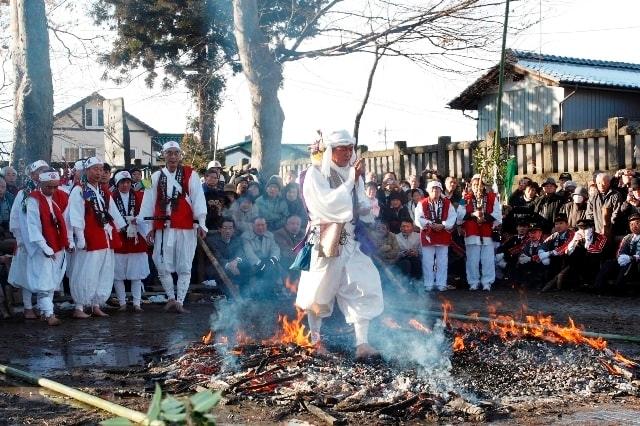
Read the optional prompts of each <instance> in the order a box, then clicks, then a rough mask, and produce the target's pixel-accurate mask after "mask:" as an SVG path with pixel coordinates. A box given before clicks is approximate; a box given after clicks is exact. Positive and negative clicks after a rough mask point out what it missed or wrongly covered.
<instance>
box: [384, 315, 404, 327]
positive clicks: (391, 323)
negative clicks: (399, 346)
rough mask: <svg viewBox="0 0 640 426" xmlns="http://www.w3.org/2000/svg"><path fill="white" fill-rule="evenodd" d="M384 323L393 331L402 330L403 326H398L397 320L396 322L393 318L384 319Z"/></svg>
mask: <svg viewBox="0 0 640 426" xmlns="http://www.w3.org/2000/svg"><path fill="white" fill-rule="evenodd" d="M382 323H383V324H384V325H385V326H386V327H388V328H391V329H394V330H395V329H398V328H402V326H401V325H400V324H398V323H397V322H396V320H394V319H393V318H391V317H384V318H383V319H382Z"/></svg>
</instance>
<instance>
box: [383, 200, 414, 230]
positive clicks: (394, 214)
mask: <svg viewBox="0 0 640 426" xmlns="http://www.w3.org/2000/svg"><path fill="white" fill-rule="evenodd" d="M380 218H381V219H382V220H383V221H385V222H387V224H388V225H389V231H391V232H393V233H394V234H398V233H399V232H400V224H401V223H402V221H403V220H411V215H410V214H409V210H408V209H407V206H402V207H400V208H399V209H392V208H391V207H388V206H384V207H381V209H380Z"/></svg>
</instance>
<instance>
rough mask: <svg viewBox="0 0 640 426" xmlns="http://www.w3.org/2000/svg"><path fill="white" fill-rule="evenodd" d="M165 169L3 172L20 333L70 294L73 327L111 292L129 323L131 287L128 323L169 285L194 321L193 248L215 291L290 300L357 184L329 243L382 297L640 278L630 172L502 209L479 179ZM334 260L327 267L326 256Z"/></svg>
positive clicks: (9, 273) (0, 267)
mask: <svg viewBox="0 0 640 426" xmlns="http://www.w3.org/2000/svg"><path fill="white" fill-rule="evenodd" d="M347 146H350V145H347ZM340 149H341V145H336V150H338V151H337V152H340V151H339V150H340ZM163 153H164V156H165V160H166V166H165V167H163V168H162V169H160V170H157V171H155V172H154V173H153V174H152V175H151V179H150V184H147V186H148V187H145V184H144V182H143V180H142V172H141V170H139V169H130V170H116V171H115V172H113V171H112V170H111V167H110V166H109V165H107V164H104V163H103V162H102V161H101V160H99V159H98V158H96V157H92V158H89V159H86V160H81V161H78V162H76V163H75V165H74V167H73V169H72V170H71V171H70V173H69V174H68V175H65V174H63V175H62V176H61V174H60V173H59V171H57V170H55V169H53V168H51V167H49V165H48V164H47V163H45V162H44V161H36V162H34V163H33V164H31V165H29V166H28V167H27V170H26V179H23V180H24V182H23V183H22V184H20V183H19V176H18V173H17V172H16V170H14V169H13V168H11V167H5V168H4V169H2V177H0V228H1V231H2V232H1V235H0V279H1V280H2V282H3V286H2V288H0V290H2V291H0V297H2V301H1V302H2V303H0V314H1V315H2V316H4V317H7V316H9V315H10V314H11V305H12V300H11V299H12V297H11V295H12V294H13V291H11V290H10V289H9V288H7V287H6V285H7V284H10V285H12V286H14V287H19V288H20V289H21V292H22V303H23V306H24V317H25V318H27V319H36V318H38V317H40V318H43V319H45V320H46V321H47V322H48V324H50V325H57V324H59V323H60V320H59V319H58V318H57V317H56V315H55V313H54V304H53V295H54V292H55V291H60V290H62V289H63V282H65V283H67V285H68V288H69V290H70V295H71V297H72V299H73V302H74V313H73V317H74V318H78V319H82V318H88V317H90V316H92V315H93V316H108V314H107V313H106V312H105V311H104V309H103V308H104V305H105V302H106V301H107V300H108V299H109V298H110V297H111V295H112V292H113V293H114V294H115V299H117V303H118V304H119V308H120V309H121V310H126V309H127V293H126V290H125V289H126V287H125V282H128V283H129V285H130V294H131V298H132V300H131V302H132V309H133V310H134V311H135V312H142V305H141V303H142V300H143V293H144V284H143V282H149V280H156V281H157V282H159V283H160V284H161V285H162V287H163V289H164V292H165V293H166V296H167V299H168V301H167V305H166V307H165V308H166V310H168V311H172V310H173V311H177V312H186V310H185V308H184V306H183V304H184V301H185V297H186V295H187V291H188V288H189V285H190V283H191V281H192V269H193V265H194V256H195V253H196V251H197V250H196V249H197V241H198V238H201V239H202V240H203V241H204V242H205V243H206V244H207V246H208V247H209V248H210V249H211V251H212V252H213V254H214V256H215V257H216V258H217V264H218V265H217V266H216V265H214V264H211V263H208V262H207V263H208V267H207V269H206V276H205V278H206V280H207V281H209V280H215V281H217V282H219V283H223V282H225V280H230V281H231V282H233V283H235V284H236V285H237V287H238V288H239V290H240V293H241V294H243V295H244V296H247V297H262V296H264V295H265V294H270V295H283V296H285V295H287V294H290V293H289V292H290V289H291V288H293V286H294V285H295V283H297V282H298V280H299V279H300V274H301V272H300V269H301V268H299V267H296V268H291V266H292V264H295V263H296V261H297V259H296V255H297V253H298V251H299V250H300V248H301V247H303V246H304V245H305V244H306V243H308V242H309V241H312V240H313V238H314V235H313V234H314V232H315V231H314V229H315V227H316V226H318V223H316V222H318V219H313V214H310V212H312V211H315V210H313V209H312V210H310V209H309V203H312V204H317V205H323V206H324V205H326V207H315V209H316V210H317V212H316V213H315V215H316V216H318V217H322V218H327V219H326V221H327V223H328V222H336V223H340V222H341V221H342V219H341V216H340V215H341V212H340V209H339V207H338V201H337V200H338V198H335V197H338V196H344V195H345V194H342V193H338V192H335V191H333V192H331V191H330V189H331V188H333V189H335V188H340V187H341V186H340V185H343V186H345V185H346V183H345V182H348V181H349V179H356V181H357V180H362V182H361V183H362V189H363V191H362V194H361V197H362V199H361V200H359V202H360V203H361V204H356V202H357V201H358V200H357V199H358V196H357V195H356V194H355V192H356V191H355V189H352V190H353V192H354V195H353V197H354V198H353V199H354V202H353V205H354V206H357V205H360V206H361V207H355V210H354V212H353V214H352V213H349V214H350V215H351V214H352V216H351V218H350V219H349V223H352V224H353V227H352V228H349V231H348V232H347V231H345V230H344V229H342V230H341V231H340V232H338V233H337V234H336V235H335V240H336V241H337V242H338V243H339V244H338V245H337V246H336V247H339V246H340V245H342V244H343V243H342V242H341V241H343V240H344V241H346V238H347V237H346V235H349V233H351V234H353V235H352V236H353V237H354V241H357V242H358V243H359V250H361V251H362V253H364V254H365V255H367V256H368V257H369V258H370V259H371V260H372V261H373V264H374V265H375V266H376V268H377V269H378V271H380V277H381V285H382V288H385V287H388V288H390V289H391V291H393V292H395V293H398V292H401V293H403V294H404V293H407V292H417V293H423V292H425V291H426V292H428V291H445V290H450V289H454V288H467V286H468V288H469V289H470V290H486V291H489V290H491V289H492V288H493V287H494V286H495V285H496V283H504V284H506V285H508V286H514V285H515V286H521V287H526V288H529V289H536V290H539V291H543V292H546V291H553V290H559V289H570V288H584V289H586V290H589V291H598V292H614V293H620V292H625V291H626V290H627V289H629V288H632V286H630V285H628V284H629V283H633V282H635V280H636V279H638V278H639V273H640V244H639V243H640V177H638V176H637V174H636V172H635V171H634V170H631V169H625V170H620V171H619V172H617V173H616V174H615V175H614V176H611V175H609V174H607V173H601V172H596V173H594V174H593V176H592V179H590V180H589V181H588V182H585V183H584V185H577V184H576V183H575V182H574V181H573V180H572V177H571V175H570V174H568V173H562V174H560V176H559V179H558V182H556V181H555V180H554V179H553V178H547V179H546V180H544V181H543V182H542V183H541V184H538V183H536V182H534V181H533V180H532V179H530V178H527V177H524V178H522V179H520V181H519V182H518V185H517V188H516V189H515V191H514V192H513V193H512V194H511V196H510V197H509V198H508V200H501V199H500V196H499V194H497V193H496V192H494V190H493V189H492V188H491V187H489V186H488V185H486V184H485V182H483V181H482V177H481V176H480V175H474V176H472V177H471V178H470V179H469V180H468V181H466V182H465V181H459V180H458V179H457V178H455V177H451V176H449V177H445V176H440V175H438V173H437V172H436V171H427V172H425V173H424V174H423V175H422V176H418V175H412V176H409V178H408V179H407V180H406V181H405V180H403V181H400V180H398V178H397V176H396V175H395V174H394V173H393V172H388V173H386V174H384V175H383V176H382V179H381V180H380V182H378V179H377V176H376V175H375V174H374V173H372V172H371V171H369V172H368V173H366V174H365V173H364V172H363V170H362V165H359V166H358V167H360V169H358V170H359V171H358V173H360V172H362V173H361V174H362V176H360V175H358V176H356V177H355V178H354V177H350V176H348V175H345V176H346V177H344V176H343V177H341V176H340V175H338V174H335V173H333V172H331V170H332V169H331V170H329V171H327V172H326V173H325V172H323V173H324V174H323V175H319V176H325V177H320V178H319V177H317V176H316V175H315V174H313V173H312V176H313V178H314V179H315V180H310V181H306V186H305V179H306V177H307V175H308V174H309V173H308V171H314V170H316V169H318V170H321V168H322V165H319V164H315V165H313V166H311V168H309V169H308V170H306V171H304V172H302V173H300V175H298V173H296V172H294V171H291V172H289V173H287V174H286V175H285V176H283V177H279V176H272V177H270V178H268V179H266V180H265V181H264V182H263V183H262V184H261V183H260V182H259V181H258V178H257V173H256V171H255V170H254V169H245V170H243V171H240V172H238V171H236V172H235V173H231V174H228V173H225V172H223V169H222V166H221V164H220V163H219V162H217V161H212V162H210V163H209V164H208V166H207V168H206V170H205V171H204V174H203V177H202V178H200V176H199V175H198V173H197V171H196V170H193V169H192V168H191V167H188V166H185V165H183V164H182V162H181V151H180V146H179V144H177V143H175V142H168V143H167V144H165V146H164V147H163ZM349 154H351V152H349ZM350 158H351V157H350ZM345 161H347V162H348V161H351V160H350V159H348V160H345ZM345 170H346V169H345ZM332 173H333V174H332ZM345 173H346V172H345ZM318 179H320V181H321V183H322V182H324V180H327V182H328V183H327V185H329V186H328V187H327V189H326V191H327V192H326V194H327V195H326V197H328V198H327V199H323V200H318V201H316V200H315V198H316V197H317V194H320V193H324V192H323V191H325V188H323V187H322V185H321V184H320V183H317V182H316V181H317V180H318ZM334 180H335V181H336V182H338V183H335V182H333V181H334ZM313 182H316V183H313ZM331 185H333V186H331ZM303 188H304V191H303ZM332 197H334V198H335V200H334V198H332ZM349 197H351V195H349ZM349 199H351V198H349ZM505 201H506V202H505ZM347 207H349V206H347ZM351 209H352V208H351V207H349V211H350V212H351ZM310 216H311V217H312V219H310ZM322 220H324V219H322ZM322 220H320V221H321V222H322ZM322 232H324V230H323V231H322ZM344 232H346V234H342V233H344ZM345 244H346V243H345ZM325 255H327V257H331V256H329V255H328V254H327V253H322V250H321V253H320V256H321V257H322V256H325ZM356 264H357V262H356ZM351 266H352V265H351ZM151 274H153V275H152V276H151V277H150V275H151ZM65 276H66V279H65ZM221 290H222V291H225V292H228V290H229V289H227V288H226V287H224V286H221ZM298 298H299V299H300V296H299V297H298ZM345 303H347V302H345Z"/></svg>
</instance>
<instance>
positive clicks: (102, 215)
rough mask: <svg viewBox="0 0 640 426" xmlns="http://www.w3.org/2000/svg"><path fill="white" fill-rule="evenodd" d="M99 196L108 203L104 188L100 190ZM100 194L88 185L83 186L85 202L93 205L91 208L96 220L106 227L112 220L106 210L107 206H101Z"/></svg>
mask: <svg viewBox="0 0 640 426" xmlns="http://www.w3.org/2000/svg"><path fill="white" fill-rule="evenodd" d="M98 194H99V195H100V197H102V200H104V202H105V203H106V194H105V193H104V191H103V190H102V188H98ZM98 194H96V192H95V191H94V189H93V188H91V187H90V186H89V184H88V183H84V184H83V185H82V198H83V199H84V200H85V201H88V202H89V204H91V208H92V210H93V213H94V214H95V216H96V219H97V220H98V223H99V224H101V225H102V226H104V225H106V224H108V223H109V222H110V221H111V219H112V218H111V215H110V214H109V212H108V211H107V209H106V204H105V205H101V203H100V200H99V199H98Z"/></svg>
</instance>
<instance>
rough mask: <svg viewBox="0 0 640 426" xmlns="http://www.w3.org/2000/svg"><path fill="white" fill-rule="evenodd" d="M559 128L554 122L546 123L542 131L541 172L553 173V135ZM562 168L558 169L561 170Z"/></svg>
mask: <svg viewBox="0 0 640 426" xmlns="http://www.w3.org/2000/svg"><path fill="white" fill-rule="evenodd" d="M559 130H560V127H559V126H557V125H555V124H547V125H546V126H544V130H543V131H542V172H543V173H553V172H554V171H555V170H554V168H553V135H554V134H555V133H556V132H558V131H559ZM562 171H563V170H558V172H562Z"/></svg>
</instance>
